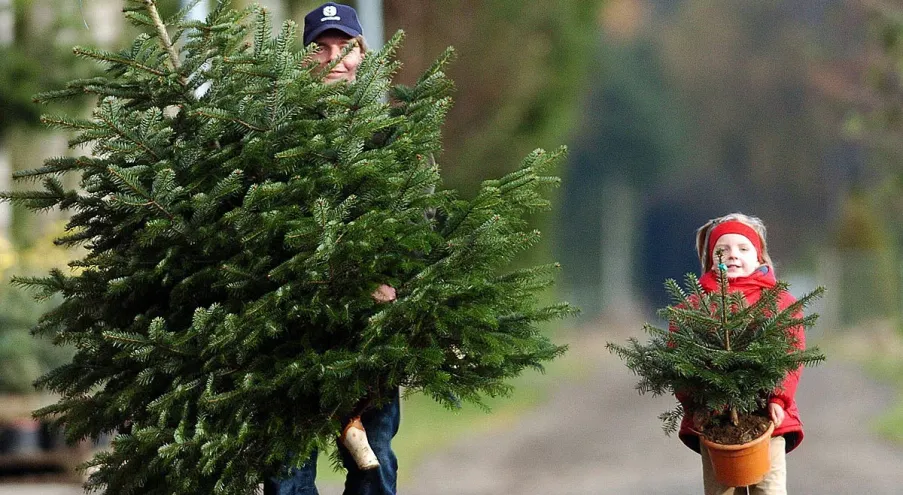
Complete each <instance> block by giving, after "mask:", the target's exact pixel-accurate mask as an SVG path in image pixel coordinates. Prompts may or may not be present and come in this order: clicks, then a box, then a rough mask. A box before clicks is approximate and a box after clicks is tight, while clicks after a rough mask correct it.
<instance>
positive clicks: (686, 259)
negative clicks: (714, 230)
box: [0, 0, 903, 323]
mask: <svg viewBox="0 0 903 495" xmlns="http://www.w3.org/2000/svg"><path fill="white" fill-rule="evenodd" d="M363 1H366V0H359V1H358V2H349V3H351V4H353V5H355V6H357V7H360V5H359V4H361V3H362V2H363ZM247 3H250V2H249V0H237V1H236V6H241V5H244V4H247ZM261 3H263V4H264V5H266V6H267V7H268V8H269V9H270V10H271V11H272V12H273V14H274V17H275V18H276V19H277V20H279V19H284V18H287V17H291V18H293V19H295V20H296V21H298V22H300V21H302V17H303V15H304V14H305V13H306V12H308V11H309V10H310V9H312V8H314V7H315V6H317V5H318V4H319V3H321V2H320V1H319V0H313V1H312V0H264V1H262V2H261ZM119 4H120V2H119V1H118V0H82V1H81V2H72V1H68V0H0V27H2V26H6V25H10V23H12V26H13V28H12V29H8V30H5V29H0V32H2V33H3V34H2V35H0V46H2V47H0V50H4V52H3V56H2V57H0V64H2V68H0V78H3V79H2V81H3V84H2V85H0V105H3V109H2V110H3V111H2V117H0V132H2V136H4V138H3V141H2V142H3V143H5V146H2V145H0V146H2V148H3V149H5V150H6V153H5V156H6V157H7V158H6V159H5V162H4V159H3V158H2V153H0V166H2V164H3V163H6V164H7V165H6V166H7V167H11V168H13V169H18V168H24V167H30V166H33V165H34V164H36V163H39V162H40V161H41V159H43V158H44V157H46V156H47V155H53V154H64V153H66V152H67V151H66V150H65V139H66V137H65V136H59V135H57V134H54V133H49V132H47V131H44V130H39V129H38V128H36V127H35V126H34V124H35V122H36V120H35V119H36V116H37V114H38V113H39V111H40V110H41V109H37V108H35V107H34V106H33V105H32V104H31V103H30V94H31V93H32V92H34V91H36V90H42V89H45V88H47V87H50V86H53V85H54V84H55V81H58V80H60V74H63V73H67V74H69V75H70V76H71V74H72V73H73V72H74V71H77V70H81V69H78V68H77V66H70V65H67V64H73V63H75V62H74V61H73V57H71V55H70V53H71V52H70V49H71V46H72V45H73V44H76V43H85V44H89V43H90V44H94V45H101V46H107V47H110V46H118V45H117V43H118V41H119V40H121V39H123V37H124V35H125V33H123V32H122V30H123V29H124V28H123V27H122V26H121V25H119V24H118V22H119V21H118V19H119V17H120V16H118V15H113V14H110V15H107V14H106V13H107V12H111V9H112V10H116V9H118V8H120V5H119ZM380 4H381V7H382V12H383V14H384V18H383V31H384V34H391V33H393V32H394V31H395V30H397V29H404V30H405V31H406V33H407V37H406V41H405V43H404V46H403V48H402V52H401V53H400V57H399V58H400V60H401V61H402V62H403V63H404V67H403V68H402V71H401V72H400V73H399V75H398V79H399V80H400V81H401V82H405V81H407V82H410V80H411V79H412V78H413V77H414V76H415V75H416V74H418V73H420V72H421V71H422V70H423V69H424V68H425V67H426V66H427V64H429V63H431V62H432V60H433V59H434V58H435V57H436V56H437V55H438V54H439V53H440V52H441V51H442V50H443V49H444V48H445V47H446V46H448V45H453V46H455V47H456V49H457V53H458V60H457V61H456V62H455V63H454V64H453V65H452V70H451V76H452V79H453V80H454V81H455V82H456V85H457V92H456V95H455V106H454V108H453V110H452V112H451V114H450V115H449V119H448V122H447V124H446V126H445V138H444V145H445V150H444V153H443V154H442V155H441V156H440V157H439V162H440V164H441V166H442V167H443V173H444V179H445V181H446V184H447V185H448V186H449V187H454V188H458V189H461V190H464V191H473V190H474V189H475V187H476V185H477V184H478V183H479V182H480V181H481V180H482V179H484V178H486V177H489V176H497V175H499V174H500V173H502V172H504V171H506V170H510V169H511V168H513V167H514V166H516V164H517V163H519V161H520V158H521V157H523V156H524V155H525V154H526V153H527V152H528V151H529V150H531V149H532V148H534V147H539V146H542V147H546V148H550V147H554V146H557V145H558V144H561V143H566V144H569V145H570V147H571V156H570V159H569V161H568V163H567V164H566V167H565V169H564V170H561V171H560V173H561V175H562V176H563V178H564V179H565V182H564V184H563V187H562V190H561V192H560V197H559V208H558V213H556V214H555V215H554V216H553V217H546V218H543V219H539V220H540V221H541V222H545V223H543V224H541V227H542V230H543V231H544V233H545V234H546V235H547V236H548V237H550V238H552V239H553V240H554V242H553V243H552V244H553V248H554V251H555V252H554V253H550V252H548V251H550V249H548V247H547V248H545V249H544V250H540V253H539V254H538V256H539V257H549V258H554V259H559V260H561V261H562V263H563V266H564V279H565V284H564V286H565V288H566V290H567V291H568V292H569V295H568V297H569V299H571V300H572V301H573V302H575V303H577V304H578V305H579V306H581V307H582V308H583V309H584V311H583V314H584V317H585V318H587V319H592V318H595V317H598V316H599V315H602V314H605V312H606V311H611V310H612V309H613V308H621V309H622V310H625V309H626V310H628V311H634V310H636V311H640V312H642V311H644V309H646V308H649V307H657V306H660V305H661V304H662V303H663V302H665V301H666V295H665V293H664V291H663V289H662V288H661V280H662V279H664V278H666V277H674V276H680V275H681V274H682V273H684V272H687V271H694V270H696V269H697V267H696V260H695V256H694V252H693V247H692V237H693V230H694V229H695V228H696V227H697V226H698V225H700V224H701V223H702V222H703V221H705V220H706V219H708V218H711V217H713V216H716V215H720V214H723V213H727V212H730V211H737V210H739V211H745V212H748V213H751V214H755V215H758V216H760V217H762V218H763V219H764V220H765V222H766V224H767V225H768V227H769V230H770V239H769V240H770V242H769V243H770V244H771V246H772V250H773V255H774V257H775V258H776V260H778V264H779V265H778V270H779V274H780V275H782V276H792V277H797V278H799V279H800V280H801V281H803V282H804V284H809V285H814V283H815V282H814V281H813V279H825V278H827V279H830V280H836V281H838V283H839V284H840V285H843V286H845V287H846V286H849V287H850V289H849V290H848V291H847V292H848V293H852V294H856V293H861V294H862V298H863V299H865V300H871V299H874V298H873V297H872V296H869V295H868V294H872V293H876V292H879V291H880V293H881V295H882V297H883V299H882V300H883V301H885V302H883V303H881V305H880V308H877V312H879V313H881V315H890V316H895V315H897V316H898V315H899V312H900V311H899V308H900V306H901V299H903V296H901V290H900V285H901V284H900V277H901V274H900V249H899V246H900V242H901V237H903V233H901V230H903V228H901V227H899V222H897V221H896V219H898V218H899V217H900V213H901V210H903V205H901V200H900V199H899V198H900V197H903V196H901V195H900V188H901V182H903V179H901V178H900V176H901V174H900V172H899V170H900V169H899V165H898V164H899V160H900V147H901V145H900V144H899V139H898V137H897V136H896V134H895V133H896V132H898V131H899V126H900V123H901V121H903V117H901V115H903V112H901V111H900V110H899V108H900V92H899V89H900V87H899V73H900V71H899V68H900V63H901V62H900V52H901V47H900V41H899V40H900V35H899V33H900V32H901V30H900V27H899V26H900V25H899V19H900V13H899V9H900V7H899V6H898V5H897V4H896V3H895V2H891V1H889V0H795V1H789V0H777V1H773V2H747V1H744V0H575V1H572V2H564V3H561V4H556V5H551V4H549V3H548V2H540V1H539V0H487V1H475V0H449V1H444V2H434V1H428V0H404V1H402V0H383V1H382V2H380ZM180 5H181V4H180V2H179V1H178V0H166V1H165V2H162V4H161V9H162V11H163V13H164V15H171V14H173V13H174V12H176V10H177V9H178V8H179V7H180ZM362 21H363V22H364V24H365V28H366V24H367V23H368V19H366V18H364V19H362ZM4 23H5V24H4ZM13 82H15V83H13ZM854 109H855V112H854ZM36 143H40V144H39V145H36ZM0 176H2V177H3V180H6V178H7V177H8V174H7V173H0ZM7 216H8V215H7ZM2 218H4V217H3V215H0V225H4V224H3V220H2ZM48 218H50V220H49V221H51V222H52V221H54V218H53V216H50V217H48ZM44 221H45V220H43V219H42V220H36V219H32V218H31V217H25V216H22V217H21V219H19V218H18V217H17V216H15V215H14V221H13V222H12V223H13V225H14V227H13V233H12V234H7V235H6V237H7V238H8V239H10V241H11V243H12V245H13V246H14V247H19V246H27V245H29V244H30V243H31V242H32V240H33V239H34V238H35V236H38V235H40V233H41V232H42V231H43V229H44V227H43V223H42V222H44ZM878 234H880V235H878ZM857 266H864V267H866V268H867V269H866V268H857ZM868 267H871V268H868ZM863 270H865V271H864V272H863ZM848 272H849V273H860V275H855V276H854V275H847V273H848ZM850 277H852V278H850ZM857 277H858V279H857ZM874 277H878V278H877V280H879V281H881V282H880V283H878V284H870V282H869V281H870V280H876V279H875V278H874ZM807 281H808V282H807ZM828 285H831V284H830V283H828ZM804 287H805V285H804V286H803V288H804ZM876 287H880V289H877V288H876ZM870 291H871V292H870ZM842 299H843V298H842V297H841V295H840V294H839V292H838V291H836V290H834V291H831V292H829V294H828V297H826V299H825V300H824V303H823V304H825V305H826V306H831V305H835V306H837V307H840V306H842V304H841V302H840V301H841V300H842ZM849 306H850V307H856V306H858V307H860V308H861V307H862V305H861V304H856V303H850V304H849ZM818 309H819V312H821V313H822V314H823V321H825V322H828V321H830V320H831V318H832V315H831V313H830V312H825V311H822V309H821V308H818ZM849 311H853V310H852V309H849V310H846V309H843V310H838V315H839V314H840V313H842V312H849ZM837 317H838V318H841V319H842V320H844V321H845V322H846V323H853V322H854V321H855V320H857V319H860V318H864V317H865V315H859V316H857V315H855V314H852V313H850V314H848V315H846V316H842V315H841V316H837Z"/></svg>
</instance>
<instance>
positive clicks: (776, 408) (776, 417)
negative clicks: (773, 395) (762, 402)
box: [768, 402, 786, 428]
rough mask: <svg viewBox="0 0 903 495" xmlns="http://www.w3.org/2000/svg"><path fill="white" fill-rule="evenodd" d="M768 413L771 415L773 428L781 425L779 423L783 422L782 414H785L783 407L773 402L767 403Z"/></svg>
mask: <svg viewBox="0 0 903 495" xmlns="http://www.w3.org/2000/svg"><path fill="white" fill-rule="evenodd" d="M768 414H769V415H770V416H771V421H772V422H774V427H775V428H777V427H778V426H781V423H783V422H784V416H786V414H785V413H784V408H783V407H781V406H780V404H775V403H774V402H771V403H769V404H768Z"/></svg>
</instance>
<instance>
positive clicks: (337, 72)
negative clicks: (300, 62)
mask: <svg viewBox="0 0 903 495" xmlns="http://www.w3.org/2000/svg"><path fill="white" fill-rule="evenodd" d="M352 42H353V40H352V38H351V36H348V35H347V34H345V33H343V32H341V31H336V30H329V31H325V32H324V33H323V34H321V35H320V36H318V37H317V39H316V40H314V43H316V44H317V45H318V46H319V47H320V49H319V50H317V53H315V54H314V60H316V62H317V64H318V65H319V67H320V68H321V69H322V68H325V67H326V66H327V65H329V63H330V62H332V61H333V60H335V59H336V58H338V57H339V56H340V55H341V54H342V50H344V49H345V47H346V46H347V45H348V43H352ZM363 58H364V56H363V53H361V47H360V46H359V45H357V44H355V47H354V48H352V49H351V51H350V52H349V53H348V55H345V58H343V59H342V61H341V62H339V63H337V64H336V66H335V67H333V68H332V70H331V71H330V72H329V74H327V75H326V77H325V78H324V79H323V80H324V81H325V82H327V83H334V82H337V81H348V82H351V81H354V78H355V77H357V67H358V66H359V65H360V64H361V60H363Z"/></svg>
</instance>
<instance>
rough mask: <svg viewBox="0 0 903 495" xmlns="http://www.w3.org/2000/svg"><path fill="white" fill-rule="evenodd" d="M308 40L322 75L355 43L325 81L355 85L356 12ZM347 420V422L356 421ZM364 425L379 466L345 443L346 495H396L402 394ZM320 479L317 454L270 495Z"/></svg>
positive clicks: (307, 489) (313, 28) (305, 491)
mask: <svg viewBox="0 0 903 495" xmlns="http://www.w3.org/2000/svg"><path fill="white" fill-rule="evenodd" d="M303 40H304V44H305V46H306V45H309V44H311V43H316V44H317V45H318V47H319V49H318V50H317V52H316V53H315V54H314V60H315V61H316V62H317V63H318V65H319V66H320V68H322V69H325V68H326V67H327V66H329V65H330V64H331V63H332V62H333V61H335V60H336V59H337V58H338V57H339V56H341V54H342V52H343V51H344V50H345V49H346V48H347V46H348V44H349V43H353V44H354V47H353V48H351V51H350V52H348V53H347V54H346V55H345V57H344V58H342V59H341V60H340V61H339V62H338V63H336V64H335V66H334V67H333V68H332V69H331V70H330V71H329V73H327V74H325V75H324V77H323V81H324V82H326V83H328V84H332V83H336V82H339V81H347V82H353V81H354V80H355V78H356V77H357V68H358V66H359V65H360V63H361V61H362V60H363V59H364V55H365V53H366V50H367V46H366V43H365V41H364V37H363V29H362V28H361V24H360V22H359V21H358V18H357V12H356V11H355V10H354V9H353V8H351V7H349V6H347V5H342V4H338V3H333V2H328V3H325V4H323V5H321V6H319V7H317V8H316V9H314V10H313V11H311V12H310V13H308V14H307V15H306V16H305V17H304V35H303ZM373 299H375V300H376V301H377V302H380V303H388V302H391V301H394V300H395V289H394V288H392V287H390V286H388V285H381V286H380V287H379V288H378V289H377V290H376V292H374V293H373ZM364 406H366V404H364ZM344 419H345V421H347V420H349V419H350V418H344ZM360 420H361V423H363V428H364V430H365V431H366V441H368V442H369V445H370V448H371V449H372V450H373V453H374V454H375V455H376V459H377V460H378V462H379V466H378V467H376V468H373V469H367V470H362V469H360V468H359V467H358V465H357V463H356V462H355V459H354V458H353V457H352V455H351V453H350V452H349V451H348V449H347V448H346V447H345V445H344V444H343V442H341V441H339V442H337V445H338V449H339V452H340V454H341V456H342V464H343V465H344V466H345V469H347V470H348V475H347V477H346V478H345V494H346V495H395V491H396V478H397V471H398V462H397V460H396V458H395V453H394V452H392V447H391V442H392V438H393V437H394V436H395V434H396V433H397V432H398V426H399V422H400V404H399V397H398V390H397V389H396V390H395V391H394V393H393V395H392V399H391V401H390V402H389V403H387V404H385V405H383V406H382V407H379V408H373V407H364V409H363V411H362V412H361V413H360ZM316 474H317V452H316V451H314V452H313V453H312V454H311V457H310V459H308V460H307V462H306V463H305V464H304V465H303V466H302V467H301V468H300V469H292V470H291V473H290V476H289V477H288V478H285V479H271V480H267V482H266V483H264V495H317V493H318V492H317V488H316V485H315V480H316Z"/></svg>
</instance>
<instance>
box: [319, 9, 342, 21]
mask: <svg viewBox="0 0 903 495" xmlns="http://www.w3.org/2000/svg"><path fill="white" fill-rule="evenodd" d="M336 14H338V10H337V9H336V8H335V6H334V5H327V6H325V7H323V18H322V19H320V22H323V21H341V20H342V18H341V17H339V16H337V15H336Z"/></svg>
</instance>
